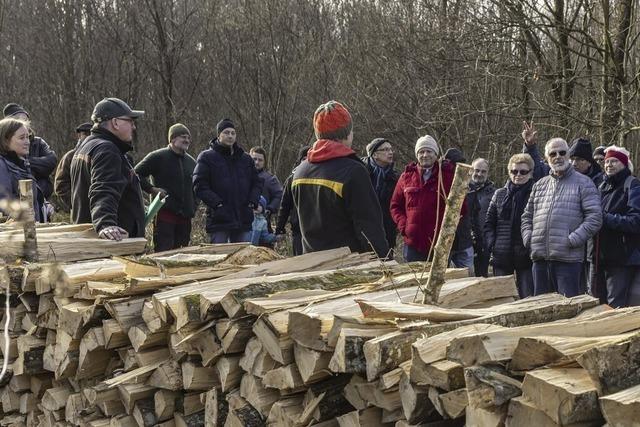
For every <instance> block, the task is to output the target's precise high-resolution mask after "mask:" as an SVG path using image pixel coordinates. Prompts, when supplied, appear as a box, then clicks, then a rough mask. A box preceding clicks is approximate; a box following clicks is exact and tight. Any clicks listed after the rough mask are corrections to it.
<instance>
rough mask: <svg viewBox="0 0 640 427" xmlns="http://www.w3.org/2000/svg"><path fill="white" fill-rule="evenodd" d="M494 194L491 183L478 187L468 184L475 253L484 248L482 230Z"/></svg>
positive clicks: (493, 186)
mask: <svg viewBox="0 0 640 427" xmlns="http://www.w3.org/2000/svg"><path fill="white" fill-rule="evenodd" d="M495 192H496V187H495V185H493V182H491V181H485V182H484V184H482V185H480V186H477V185H475V184H473V183H471V184H469V195H470V197H469V198H470V200H469V209H470V210H471V223H472V227H473V240H474V241H473V243H474V249H475V251H476V252H481V251H482V250H483V249H484V248H485V246H486V245H485V244H484V232H483V228H484V223H485V221H486V219H487V211H488V210H489V204H490V203H491V199H492V198H493V193H495Z"/></svg>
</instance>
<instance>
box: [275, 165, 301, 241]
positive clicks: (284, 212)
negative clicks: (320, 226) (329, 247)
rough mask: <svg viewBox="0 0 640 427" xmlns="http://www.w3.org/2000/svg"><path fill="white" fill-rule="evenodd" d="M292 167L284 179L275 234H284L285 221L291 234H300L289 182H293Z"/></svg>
mask: <svg viewBox="0 0 640 427" xmlns="http://www.w3.org/2000/svg"><path fill="white" fill-rule="evenodd" d="M295 172H296V170H295V169H294V170H293V171H291V174H290V175H289V176H288V177H287V179H286V180H285V181H284V191H283V193H282V201H281V202H280V209H278V219H277V221H276V234H284V233H285V227H286V225H287V221H289V224H291V234H294V235H297V234H300V223H299V221H298V212H297V211H296V207H295V205H294V204H293V193H292V192H291V184H292V183H293V174H294V173H295Z"/></svg>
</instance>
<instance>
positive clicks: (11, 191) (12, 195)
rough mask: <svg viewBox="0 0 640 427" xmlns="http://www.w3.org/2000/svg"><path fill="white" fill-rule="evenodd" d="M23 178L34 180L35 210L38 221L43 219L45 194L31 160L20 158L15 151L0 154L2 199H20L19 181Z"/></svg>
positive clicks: (0, 191) (0, 190)
mask: <svg viewBox="0 0 640 427" xmlns="http://www.w3.org/2000/svg"><path fill="white" fill-rule="evenodd" d="M21 179H30V180H31V181H32V182H33V210H34V214H35V219H36V221H41V219H42V204H43V202H44V196H43V194H42V192H41V191H40V189H39V187H38V186H37V185H36V182H35V179H34V177H33V174H32V173H31V169H30V167H29V162H28V161H24V160H23V159H20V158H18V156H16V155H15V153H13V152H10V153H9V154H6V155H4V156H0V200H2V199H5V198H8V199H20V189H19V186H18V182H19V181H20V180H21ZM0 212H2V211H0ZM5 213H6V212H5Z"/></svg>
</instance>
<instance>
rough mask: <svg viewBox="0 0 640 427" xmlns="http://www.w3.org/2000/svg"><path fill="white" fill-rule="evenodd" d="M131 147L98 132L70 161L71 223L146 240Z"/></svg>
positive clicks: (108, 133)
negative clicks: (116, 229)
mask: <svg viewBox="0 0 640 427" xmlns="http://www.w3.org/2000/svg"><path fill="white" fill-rule="evenodd" d="M132 149H133V146H132V145H131V143H127V142H124V141H122V140H120V139H118V138H117V137H116V136H115V135H114V134H112V133H111V132H109V131H107V130H105V129H95V130H92V131H91V135H89V136H88V137H87V138H86V139H85V140H84V141H83V142H82V144H81V145H80V146H79V148H77V150H76V153H75V154H74V155H73V159H72V160H71V220H72V221H73V222H74V223H75V224H80V223H89V222H90V223H92V224H93V228H94V229H95V230H96V232H98V233H99V232H100V231H101V230H102V229H103V228H105V227H110V226H119V227H121V228H123V229H125V230H126V231H127V233H129V237H144V228H145V227H144V216H145V213H144V202H143V199H142V190H141V189H140V180H139V179H138V175H136V173H135V171H134V170H133V165H132V164H131V161H130V159H129V157H128V155H127V153H128V152H129V151H131V150H132Z"/></svg>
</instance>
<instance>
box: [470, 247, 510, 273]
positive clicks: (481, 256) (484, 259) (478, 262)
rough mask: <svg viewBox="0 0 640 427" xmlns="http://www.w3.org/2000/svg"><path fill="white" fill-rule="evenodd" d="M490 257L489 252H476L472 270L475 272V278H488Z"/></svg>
mask: <svg viewBox="0 0 640 427" xmlns="http://www.w3.org/2000/svg"><path fill="white" fill-rule="evenodd" d="M490 257H491V253H490V252H489V251H480V252H476V254H475V257H474V258H473V269H474V271H475V272H476V277H489V258H490ZM509 274H511V273H509Z"/></svg>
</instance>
